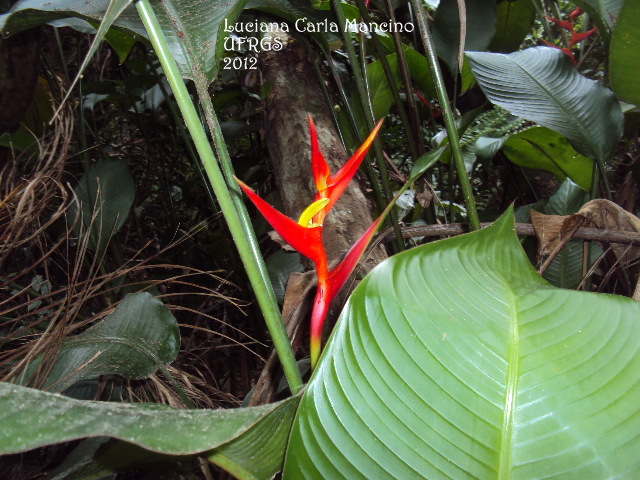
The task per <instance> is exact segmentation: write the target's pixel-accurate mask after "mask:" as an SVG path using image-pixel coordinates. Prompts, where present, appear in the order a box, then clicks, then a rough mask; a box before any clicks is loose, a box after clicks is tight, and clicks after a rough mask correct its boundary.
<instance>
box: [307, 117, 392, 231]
mask: <svg viewBox="0 0 640 480" xmlns="http://www.w3.org/2000/svg"><path fill="white" fill-rule="evenodd" d="M381 126H382V120H380V121H379V122H378V123H377V125H376V126H375V127H374V128H373V130H372V131H371V133H370V134H369V136H368V137H367V139H366V140H365V141H364V143H363V144H362V145H360V148H358V150H356V151H355V153H354V154H353V155H352V156H351V158H349V160H347V161H346V163H345V164H344V165H343V166H342V167H341V168H340V170H338V171H337V172H336V173H335V175H331V170H330V169H329V165H327V161H326V160H325V158H324V155H322V152H321V151H320V147H319V145H318V135H317V133H316V127H315V125H314V124H313V120H312V119H311V117H309V134H310V136H311V171H312V173H313V180H314V182H315V185H316V190H317V191H318V193H316V197H315V199H316V200H319V199H321V198H328V199H329V203H328V205H327V206H326V207H325V208H324V209H323V210H322V211H321V212H320V213H319V214H318V215H317V216H316V217H315V218H314V221H315V222H316V223H319V224H321V225H322V221H323V220H324V215H326V213H328V212H329V210H331V207H333V205H334V204H335V203H336V202H337V201H338V198H339V197H340V195H342V192H344V189H345V188H347V185H348V184H349V182H350V181H351V179H352V178H353V176H354V175H355V173H356V172H357V171H358V168H360V164H361V163H362V160H363V159H364V157H365V156H366V155H367V152H368V151H369V148H370V147H371V144H372V143H373V140H374V139H375V137H376V135H377V133H378V131H379V130H380V127H381Z"/></svg>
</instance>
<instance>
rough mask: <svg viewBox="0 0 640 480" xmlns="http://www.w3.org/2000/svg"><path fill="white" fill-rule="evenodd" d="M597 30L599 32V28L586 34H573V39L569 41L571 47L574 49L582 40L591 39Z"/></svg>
mask: <svg viewBox="0 0 640 480" xmlns="http://www.w3.org/2000/svg"><path fill="white" fill-rule="evenodd" d="M596 30H598V29H597V28H592V29H591V30H589V31H587V32H584V33H575V32H574V33H572V34H571V39H570V40H569V47H573V46H574V45H575V44H576V43H578V42H581V41H582V40H584V39H585V38H588V37H590V36H591V35H593V34H594V33H595V32H596Z"/></svg>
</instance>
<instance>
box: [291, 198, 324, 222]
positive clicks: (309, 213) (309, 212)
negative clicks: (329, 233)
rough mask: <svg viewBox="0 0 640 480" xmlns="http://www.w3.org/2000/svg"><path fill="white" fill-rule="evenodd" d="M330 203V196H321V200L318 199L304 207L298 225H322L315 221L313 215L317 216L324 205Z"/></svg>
mask: <svg viewBox="0 0 640 480" xmlns="http://www.w3.org/2000/svg"><path fill="white" fill-rule="evenodd" d="M327 203H329V199H328V198H321V199H320V200H316V201H315V202H313V203H312V204H311V205H309V206H308V207H307V208H305V209H304V212H302V215H300V219H298V225H302V226H303V227H306V228H313V227H320V226H322V225H321V224H316V223H313V217H315V216H316V215H317V214H318V212H320V211H321V210H322V209H323V208H324V207H326V206H327Z"/></svg>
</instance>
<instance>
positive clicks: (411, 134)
mask: <svg viewBox="0 0 640 480" xmlns="http://www.w3.org/2000/svg"><path fill="white" fill-rule="evenodd" d="M356 4H357V6H358V9H359V10H360V15H361V16H362V18H363V19H364V20H365V22H367V23H372V22H373V19H372V18H371V15H369V12H368V11H367V8H366V7H365V5H364V2H363V1H362V0H356ZM371 40H372V41H373V46H374V48H375V49H376V53H377V54H378V59H379V60H380V65H381V66H382V70H383V71H384V75H385V77H387V82H389V86H390V89H391V95H392V96H393V101H394V102H395V104H396V106H397V107H398V115H399V116H400V121H401V122H402V126H403V129H404V131H405V135H406V136H407V144H408V145H409V151H410V153H411V158H412V160H413V161H414V163H415V161H416V160H417V159H418V157H420V152H419V151H418V149H419V147H420V145H422V142H419V138H420V136H419V135H418V136H416V135H415V131H414V128H413V126H412V124H411V123H410V121H409V116H408V114H407V110H406V108H405V106H404V102H403V101H402V99H401V98H400V92H398V90H396V89H395V88H394V87H395V79H394V77H393V73H392V72H391V67H390V65H389V62H388V61H387V57H386V55H385V54H384V51H383V50H382V45H381V42H380V39H379V38H378V34H377V33H375V32H374V33H372V35H371ZM401 60H402V61H404V59H400V57H398V64H400V61H401ZM408 95H410V96H413V92H411V93H410V94H408ZM410 101H411V98H410V97H409V96H407V102H410Z"/></svg>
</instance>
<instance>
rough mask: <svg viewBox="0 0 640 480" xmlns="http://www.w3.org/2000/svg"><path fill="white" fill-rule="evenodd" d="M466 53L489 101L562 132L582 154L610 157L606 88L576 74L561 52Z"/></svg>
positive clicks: (613, 111) (615, 131)
mask: <svg viewBox="0 0 640 480" xmlns="http://www.w3.org/2000/svg"><path fill="white" fill-rule="evenodd" d="M467 57H468V58H469V59H470V62H471V69H472V70H473V73H474V75H475V77H476V80H477V81H478V83H479V84H480V86H481V87H482V90H483V91H484V93H485V95H486V96H487V98H488V99H489V100H490V101H491V102H492V103H494V104H496V105H499V106H501V107H502V108H505V109H506V110H508V111H509V112H511V113H513V114H514V115H517V116H519V117H522V118H524V119H526V120H531V121H533V122H536V123H538V124H540V125H542V126H544V127H547V128H549V129H551V130H553V131H555V132H558V133H560V134H562V135H564V136H565V137H567V139H568V140H569V142H570V143H571V145H572V146H573V148H575V149H576V151H577V152H578V153H580V154H582V155H584V156H585V157H589V158H594V159H597V160H599V161H601V162H604V161H606V160H607V159H608V158H609V157H610V155H611V153H612V151H613V149H614V148H615V146H616V144H617V143H618V140H619V139H620V135H621V134H622V125H623V116H622V111H621V110H620V105H619V104H618V101H617V100H616V98H615V96H614V95H613V93H612V92H611V91H610V90H608V89H606V88H605V87H603V86H602V85H600V84H599V83H598V82H595V81H593V80H589V79H587V78H586V77H583V76H582V75H580V74H579V73H578V72H576V71H575V70H574V69H573V68H572V67H571V64H570V63H569V61H568V60H567V58H566V57H565V56H564V54H563V53H562V52H560V51H559V50H556V49H552V48H548V47H536V48H529V49H527V50H524V51H522V52H516V53H512V54H509V55H504V54H500V53H481V52H467Z"/></svg>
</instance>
